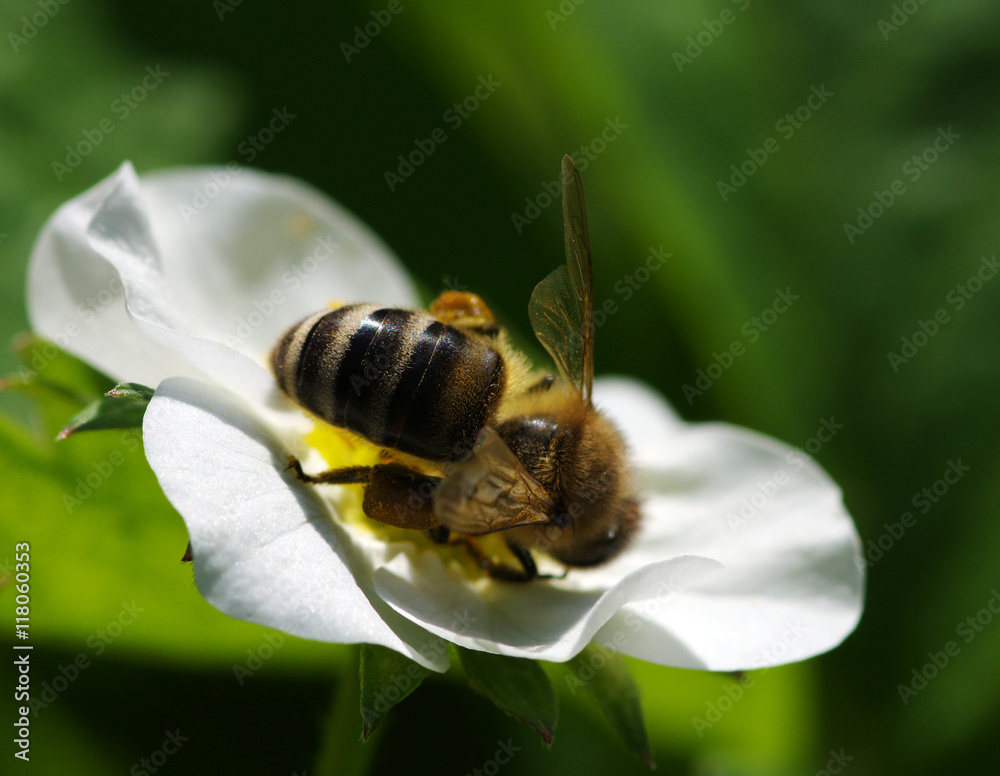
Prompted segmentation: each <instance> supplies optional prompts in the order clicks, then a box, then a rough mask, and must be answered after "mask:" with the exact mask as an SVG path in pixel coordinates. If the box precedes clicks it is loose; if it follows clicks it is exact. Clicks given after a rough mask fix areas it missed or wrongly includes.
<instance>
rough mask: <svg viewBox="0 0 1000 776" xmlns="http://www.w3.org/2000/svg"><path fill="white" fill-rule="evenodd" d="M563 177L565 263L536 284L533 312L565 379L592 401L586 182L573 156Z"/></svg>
mask: <svg viewBox="0 0 1000 776" xmlns="http://www.w3.org/2000/svg"><path fill="white" fill-rule="evenodd" d="M562 180H563V223H564V228H565V230H566V264H565V265H563V266H561V267H559V268H558V269H556V270H555V271H553V272H551V273H550V274H549V275H548V276H547V277H546V278H545V279H544V280H542V282H541V283H539V284H538V285H537V286H535V290H534V292H533V293H532V295H531V302H530V303H529V305H528V316H529V317H530V318H531V327H532V328H533V329H534V330H535V336H536V337H538V341H539V342H541V343H542V345H544V346H545V349H546V350H547V351H549V354H550V355H551V356H552V358H553V359H554V360H555V362H556V366H557V367H558V369H559V374H560V375H561V376H562V379H563V382H565V383H566V384H567V385H571V386H573V387H574V388H575V389H576V391H577V393H579V394H580V396H581V397H583V399H584V400H586V401H588V402H589V401H590V392H591V387H592V386H593V383H594V325H593V319H594V278H593V274H592V273H591V266H590V239H589V237H588V233H587V211H586V208H585V207H584V202H583V184H582V183H581V181H580V173H579V172H578V171H577V169H576V165H574V164H573V160H572V159H570V158H569V157H568V156H564V157H563V161H562Z"/></svg>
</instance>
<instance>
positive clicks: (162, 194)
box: [28, 163, 414, 402]
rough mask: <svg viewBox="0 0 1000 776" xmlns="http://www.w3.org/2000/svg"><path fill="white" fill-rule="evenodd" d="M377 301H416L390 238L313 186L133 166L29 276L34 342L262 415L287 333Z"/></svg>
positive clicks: (47, 233) (66, 213)
mask: <svg viewBox="0 0 1000 776" xmlns="http://www.w3.org/2000/svg"><path fill="white" fill-rule="evenodd" d="M365 297H370V298H372V299H373V300H377V301H385V302H387V303H393V304H409V303H412V301H413V299H414V295H413V293H412V291H411V289H410V287H409V284H408V282H407V281H406V279H405V276H404V275H403V273H402V272H401V270H400V269H399V267H398V264H397V263H396V261H395V260H394V259H393V258H392V256H391V255H390V254H389V252H388V250H387V249H386V248H385V247H384V246H383V245H382V244H381V243H380V242H379V241H378V240H377V238H375V237H374V236H373V235H371V233H370V232H368V230H367V229H366V228H365V227H364V226H362V225H361V224H360V223H359V222H358V221H357V220H356V219H354V218H353V217H352V216H351V215H350V214H348V213H347V212H346V211H344V210H342V209H341V208H340V207H339V206H337V205H335V204H333V203H332V202H330V201H329V200H328V199H326V198H325V197H323V196H322V195H321V194H319V193H317V192H316V191H314V190H313V189H311V188H310V187H308V186H306V185H304V184H301V183H298V182H295V181H292V180H290V179H286V178H282V177H279V176H271V175H266V174H263V173H258V172H254V171H252V170H248V169H244V168H237V169H236V170H235V171H230V170H229V168H225V169H223V168H215V169H191V170H180V171H173V172H168V173H160V174H156V175H150V176H147V177H145V178H143V179H142V180H140V179H139V178H138V177H137V176H136V174H135V171H134V170H133V169H132V167H131V165H129V164H127V163H126V164H124V165H122V167H121V168H120V169H119V170H118V172H116V173H115V174H114V175H112V176H111V177H109V178H108V179H106V180H105V181H102V182H101V183H99V184H98V185H97V186H95V187H93V188H92V189H90V190H89V191H87V192H85V193H83V194H81V195H80V196H79V197H77V198H76V199H74V200H72V201H71V202H69V203H67V204H66V205H64V206H63V207H62V208H60V209H59V210H58V211H57V212H56V214H55V215H54V216H53V217H52V218H51V219H50V220H49V222H48V223H47V224H46V226H45V227H44V229H43V231H42V234H41V236H40V237H39V240H38V242H37V243H36V245H35V249H34V252H33V254H32V259H31V265H30V267H29V277H28V307H29V313H30V315H31V319H32V324H33V326H34V328H35V330H36V331H38V332H39V333H40V334H42V335H43V336H46V337H48V338H50V339H53V340H55V341H56V342H57V344H59V345H61V346H62V347H64V348H65V349H66V350H69V351H71V352H73V353H75V354H77V355H78V356H80V357H81V358H84V359H86V360H88V361H89V362H91V363H92V364H94V365H95V366H97V367H98V368H100V369H102V370H104V371H105V372H107V373H108V374H110V375H112V376H113V377H117V378H119V379H129V380H134V381H137V382H142V383H146V384H149V385H156V384H157V383H159V381H160V380H162V379H164V378H165V377H168V376H179V375H185V376H194V377H201V378H203V379H204V378H206V377H207V378H208V379H210V380H211V381H213V382H217V383H219V384H221V385H224V386H226V387H227V388H230V389H231V390H234V391H235V392H237V393H239V394H241V395H243V396H244V397H246V398H250V399H252V400H254V401H259V402H264V401H266V400H267V396H268V395H269V393H270V392H271V390H272V388H273V383H272V381H271V380H270V379H269V377H268V375H267V372H266V371H265V370H264V369H262V368H261V367H260V364H261V363H262V362H263V361H264V360H265V359H266V354H267V352H268V350H269V349H270V348H271V347H272V346H273V345H274V343H275V342H276V341H277V339H278V337H279V336H280V334H281V332H282V331H284V329H285V328H287V327H288V326H289V325H291V324H292V323H294V322H296V321H298V320H300V319H302V318H303V317H305V316H306V315H307V314H309V313H311V312H314V311H316V310H317V309H320V308H322V307H323V306H324V305H326V304H328V303H329V302H331V301H334V300H341V301H344V300H349V301H357V300H359V299H364V298H365ZM126 302H127V304H126Z"/></svg>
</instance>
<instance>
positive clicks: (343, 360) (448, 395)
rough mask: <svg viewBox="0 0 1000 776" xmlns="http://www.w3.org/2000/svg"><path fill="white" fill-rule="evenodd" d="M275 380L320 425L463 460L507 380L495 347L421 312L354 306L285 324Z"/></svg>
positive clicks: (414, 452) (421, 453)
mask: <svg viewBox="0 0 1000 776" xmlns="http://www.w3.org/2000/svg"><path fill="white" fill-rule="evenodd" d="M271 364H272V367H273V369H274V374H275V376H276V377H277V379H278V385H279V386H280V387H281V389H282V390H283V391H284V392H285V393H286V394H288V396H289V397H290V398H291V399H292V400H293V401H295V402H297V403H298V404H300V405H302V406H303V407H305V408H306V409H308V410H310V411H311V412H313V413H314V414H316V415H318V416H319V417H320V418H322V419H323V420H325V421H326V422H328V423H330V424H332V425H334V426H339V427H341V428H346V429H348V430H350V431H353V432H354V433H356V434H359V435H361V436H363V437H365V438H366V439H368V440H369V441H370V442H373V443H374V444H377V445H380V446H383V447H391V448H394V449H396V450H400V451H402V452H404V453H409V454H411V455H415V456H418V457H420V458H426V459H428V460H432V461H449V460H455V459H457V458H460V457H462V455H463V453H464V452H465V451H467V450H468V449H469V448H470V447H471V445H472V442H473V441H474V440H475V437H476V434H477V433H478V432H479V431H480V429H482V428H483V426H485V425H486V424H487V423H488V422H489V421H490V420H491V418H492V417H493V415H494V413H495V411H496V408H497V406H498V405H499V403H500V399H501V397H502V395H503V390H504V387H505V383H506V371H505V367H504V362H503V359H502V358H501V356H500V354H499V353H498V352H497V351H496V350H495V349H493V348H491V347H490V346H489V345H488V344H486V343H485V342H483V341H482V340H480V339H476V338H473V337H470V336H468V335H467V334H465V333H464V332H462V331H460V330H459V329H457V328H455V327H453V326H448V325H446V324H443V323H441V322H440V321H438V320H437V319H436V318H434V317H432V316H430V315H427V314H426V313H420V312H414V311H411V310H397V309H391V308H383V307H379V306H378V305H374V304H357V305H347V306H345V307H340V308H338V309H336V310H330V311H325V312H321V313H317V314H316V315H313V316H311V317H310V318H307V319H306V320H304V321H302V323H300V324H298V325H297V326H293V327H292V328H291V329H289V330H288V331H287V332H286V333H285V335H284V337H282V338H281V341H280V342H279V343H278V346H277V347H276V348H275V349H274V353H273V354H272V356H271Z"/></svg>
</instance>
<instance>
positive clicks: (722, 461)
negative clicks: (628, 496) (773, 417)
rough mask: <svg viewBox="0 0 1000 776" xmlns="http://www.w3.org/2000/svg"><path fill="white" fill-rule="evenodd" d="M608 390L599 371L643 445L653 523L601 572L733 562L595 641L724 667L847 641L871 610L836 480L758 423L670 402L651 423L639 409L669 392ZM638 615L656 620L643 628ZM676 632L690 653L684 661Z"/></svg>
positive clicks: (626, 616)
mask: <svg viewBox="0 0 1000 776" xmlns="http://www.w3.org/2000/svg"><path fill="white" fill-rule="evenodd" d="M611 387H612V388H613V390H611V391H608V392H605V390H604V388H605V386H604V384H603V382H601V381H599V382H598V383H597V384H595V395H596V397H597V399H598V401H600V402H601V404H602V406H603V407H604V409H605V411H606V412H607V413H608V415H609V416H610V417H611V418H612V419H613V420H615V421H616V422H617V423H618V424H619V426H620V427H622V428H624V429H626V437H627V441H628V442H629V443H631V444H633V446H634V447H635V448H636V451H637V466H636V475H637V480H638V483H637V484H638V486H639V490H640V492H641V493H642V494H643V495H644V497H645V499H644V504H643V512H644V522H643V532H642V534H641V536H640V537H639V539H638V540H637V541H636V544H635V546H634V547H633V548H631V549H630V550H629V551H627V552H626V553H625V554H624V555H623V557H622V558H621V559H620V560H619V561H616V562H615V563H613V564H610V565H609V566H608V567H607V568H606V569H604V570H603V571H602V573H604V574H608V575H612V576H613V575H615V574H619V575H620V574H621V573H623V572H625V571H627V570H629V569H632V568H634V567H635V565H636V564H642V563H654V562H656V561H657V560H660V559H662V558H667V557H672V556H675V555H680V554H696V555H704V556H706V557H709V558H714V559H716V560H718V561H720V562H721V563H722V565H723V566H724V567H725V568H724V569H723V570H722V571H719V572H718V573H716V574H713V575H711V576H707V577H705V578H703V579H700V580H697V581H695V582H694V583H693V584H691V585H690V586H688V587H687V588H686V589H685V590H683V591H681V592H679V593H677V594H676V595H671V596H669V597H667V598H665V599H663V600H657V601H654V602H647V603H646V604H637V603H633V604H628V605H626V606H625V607H624V608H623V610H622V611H621V612H620V613H619V614H618V615H616V616H615V617H614V618H612V619H611V621H610V622H608V624H607V625H606V626H605V627H604V628H603V629H602V630H601V632H600V633H598V635H597V638H598V639H599V640H600V641H602V642H604V643H611V642H612V640H613V638H615V637H617V638H618V639H619V640H621V639H622V638H625V645H624V647H623V651H624V652H625V653H627V654H630V655H634V656H636V657H640V658H643V659H646V660H650V661H653V662H658V663H670V664H671V665H679V666H682V667H691V668H708V669H711V670H717V671H722V670H735V669H741V668H759V667H763V666H769V665H777V664H781V663H787V662H792V661H795V660H802V659H804V658H807V657H810V656H812V655H816V654H819V653H822V652H825V651H827V650H829V649H831V648H833V647H834V646H836V645H837V644H839V643H840V642H841V641H842V640H843V639H844V638H845V637H846V636H847V635H848V634H849V633H850V632H851V631H852V630H853V629H854V627H855V626H856V624H857V622H858V619H859V617H860V615H861V610H862V605H863V596H864V574H863V567H864V566H863V561H862V557H861V548H860V542H859V539H858V535H857V532H856V530H855V527H854V523H853V522H852V520H851V518H850V516H849V515H848V513H847V511H846V509H845V507H844V504H843V500H842V496H841V492H840V489H839V488H838V487H837V485H836V484H835V483H834V482H833V481H832V480H831V479H830V478H829V477H828V476H827V475H826V473H825V472H824V471H823V470H822V469H821V468H820V467H819V466H818V465H817V464H816V463H815V462H814V461H812V460H811V459H809V458H808V457H806V456H804V455H803V454H801V453H799V452H798V451H797V450H795V449H794V448H791V447H789V446H787V445H784V444H782V443H780V442H777V441H775V440H773V439H770V438H769V437H766V436H763V435H761V434H757V433H754V432H752V431H748V430H745V429H740V428H736V427H733V426H729V425H725V424H719V423H712V424H691V425H678V424H676V423H675V422H674V421H673V419H671V418H669V416H664V415H663V413H662V412H660V413H659V414H658V413H657V412H649V413H648V414H647V422H646V423H645V424H642V427H641V428H640V424H638V423H637V422H636V418H635V415H634V413H635V412H636V410H637V408H644V409H645V410H650V409H653V408H654V407H653V405H655V403H656V402H660V401H661V400H659V399H658V398H657V397H656V395H655V394H654V393H653V392H652V391H650V390H649V389H647V388H645V387H644V386H642V385H641V384H639V383H633V384H632V386H631V387H630V388H625V387H624V386H623V385H622V384H621V381H615V382H614V384H613V385H612V386H611ZM636 429H640V433H638V434H637V433H636V432H635V430H636ZM629 431H631V434H630V433H629ZM631 436H635V439H633V438H631ZM635 617H640V618H642V619H643V620H644V621H645V622H646V624H645V625H643V627H641V628H639V629H638V630H636V629H635V628H634V627H633V626H634V618H635ZM675 642H679V643H680V644H683V645H684V646H685V647H686V648H687V649H688V650H689V651H690V653H691V655H692V658H691V659H690V660H689V661H687V662H681V663H678V662H676V661H675V657H674V649H673V645H674V643H675Z"/></svg>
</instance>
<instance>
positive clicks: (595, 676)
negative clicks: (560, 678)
mask: <svg viewBox="0 0 1000 776" xmlns="http://www.w3.org/2000/svg"><path fill="white" fill-rule="evenodd" d="M564 669H565V671H566V672H567V673H566V677H565V678H566V685H567V687H568V689H569V691H570V693H571V694H572V695H576V691H577V690H578V689H581V688H582V689H583V690H584V691H586V692H587V694H588V695H590V697H591V698H593V699H594V701H595V702H596V703H597V706H598V707H599V708H600V710H601V713H603V714H604V716H605V718H607V720H608V722H610V723H611V725H612V727H614V729H615V730H616V731H617V732H618V735H620V736H621V738H622V740H623V741H624V742H625V745H626V746H627V747H628V748H629V749H631V750H632V751H633V752H635V753H636V754H637V755H639V758H640V759H641V760H642V761H643V762H644V763H645V764H646V767H648V768H650V769H651V770H652V769H653V768H655V767H656V764H655V763H654V762H653V755H652V752H651V751H650V749H649V738H648V737H647V735H646V724H645V722H644V721H643V717H642V704H641V703H640V700H639V687H638V685H636V683H635V680H634V679H633V678H632V673H631V672H630V671H629V670H628V665H626V663H625V659H624V658H623V657H622V656H621V655H619V654H618V653H617V652H612V651H611V650H610V649H608V648H607V647H605V646H603V645H602V644H598V643H597V642H591V643H590V644H588V645H587V646H586V647H585V648H584V650H583V651H582V652H580V654H578V655H577V656H576V657H574V658H573V659H572V660H569V661H567V662H566V663H565V665H564Z"/></svg>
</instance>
